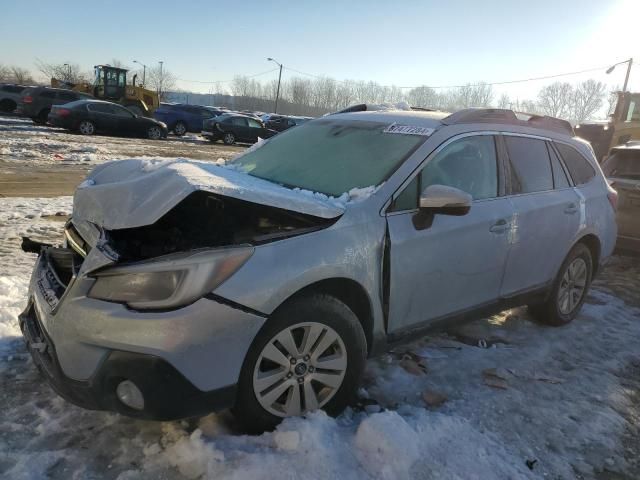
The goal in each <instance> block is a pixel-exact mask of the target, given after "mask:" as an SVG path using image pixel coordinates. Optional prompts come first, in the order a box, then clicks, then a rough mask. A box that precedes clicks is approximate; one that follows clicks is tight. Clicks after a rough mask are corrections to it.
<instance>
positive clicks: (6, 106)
mask: <svg viewBox="0 0 640 480" xmlns="http://www.w3.org/2000/svg"><path fill="white" fill-rule="evenodd" d="M17 107H18V105H17V104H16V102H14V101H13V100H10V99H8V98H4V99H2V101H0V111H1V112H7V113H11V112H13V111H14V110H15V109H16V108H17Z"/></svg>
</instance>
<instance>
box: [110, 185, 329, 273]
mask: <svg viewBox="0 0 640 480" xmlns="http://www.w3.org/2000/svg"><path fill="white" fill-rule="evenodd" d="M336 220H337V218H335V219H325V218H319V217H315V216H312V215H306V214H302V213H296V212H292V211H289V210H284V209H280V208H276V207H271V206H268V205H260V204H256V203H251V202H246V201H244V200H239V199H236V198H231V197H224V196H220V195H216V194H213V193H210V192H205V191H196V192H193V193H191V194H190V195H189V196H187V197H186V198H185V199H184V200H183V201H182V202H180V203H179V204H178V205H176V206H175V207H174V208H172V209H171V210H169V211H168V212H167V213H166V214H164V215H163V216H162V217H161V218H160V219H159V220H158V221H157V222H155V223H153V224H151V225H146V226H142V227H135V228H125V229H117V230H110V231H107V232H105V233H106V238H107V241H108V243H109V245H110V246H111V247H112V248H113V250H115V252H117V254H118V255H119V259H120V261H135V260H143V259H148V258H153V257H157V256H160V255H165V254H169V253H174V252H180V251H187V250H193V249H198V248H210V247H221V246H228V245H239V244H251V245H259V244H262V243H267V242H270V241H274V240H279V239H282V238H286V237H289V236H294V235H300V234H303V233H307V232H311V231H315V230H319V229H322V228H325V227H327V226H329V225H331V224H333V223H334V222H335V221H336Z"/></svg>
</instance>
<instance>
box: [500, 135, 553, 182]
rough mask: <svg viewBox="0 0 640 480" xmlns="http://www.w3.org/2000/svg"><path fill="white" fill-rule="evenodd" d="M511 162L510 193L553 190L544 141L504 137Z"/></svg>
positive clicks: (549, 164) (549, 163)
mask: <svg viewBox="0 0 640 480" xmlns="http://www.w3.org/2000/svg"><path fill="white" fill-rule="evenodd" d="M504 141H505V143H506V145H507V151H508V152H509V160H510V161H511V193H514V194H517V193H532V192H544V191H546V190H552V189H553V175H552V173H551V162H550V160H549V153H548V151H547V145H546V142H545V141H544V140H538V139H535V138H527V137H512V136H509V135H505V137H504Z"/></svg>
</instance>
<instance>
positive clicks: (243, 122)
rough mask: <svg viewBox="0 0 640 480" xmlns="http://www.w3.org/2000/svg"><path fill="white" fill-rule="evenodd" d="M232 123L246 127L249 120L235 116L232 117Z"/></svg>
mask: <svg viewBox="0 0 640 480" xmlns="http://www.w3.org/2000/svg"><path fill="white" fill-rule="evenodd" d="M231 124H232V125H236V126H239V127H246V126H247V120H246V119H244V118H242V117H234V118H232V119H231Z"/></svg>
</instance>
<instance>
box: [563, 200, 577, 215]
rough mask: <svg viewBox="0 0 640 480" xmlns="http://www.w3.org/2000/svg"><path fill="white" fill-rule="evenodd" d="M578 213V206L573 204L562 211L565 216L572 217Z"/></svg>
mask: <svg viewBox="0 0 640 480" xmlns="http://www.w3.org/2000/svg"><path fill="white" fill-rule="evenodd" d="M577 211H578V206H577V205H576V204H575V203H570V204H569V205H567V208H565V209H564V213H566V214H567V215H573V214H574V213H576V212H577Z"/></svg>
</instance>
